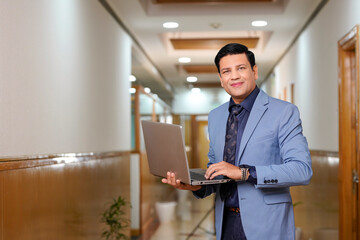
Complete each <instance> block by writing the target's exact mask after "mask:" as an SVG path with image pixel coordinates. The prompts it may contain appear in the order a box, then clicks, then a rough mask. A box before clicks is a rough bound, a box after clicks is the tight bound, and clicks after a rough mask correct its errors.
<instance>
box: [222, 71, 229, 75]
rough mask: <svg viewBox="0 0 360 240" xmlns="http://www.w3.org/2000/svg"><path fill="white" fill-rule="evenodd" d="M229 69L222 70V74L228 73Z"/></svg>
mask: <svg viewBox="0 0 360 240" xmlns="http://www.w3.org/2000/svg"><path fill="white" fill-rule="evenodd" d="M229 72H230V71H229V70H224V71H223V72H222V74H228V73H229Z"/></svg>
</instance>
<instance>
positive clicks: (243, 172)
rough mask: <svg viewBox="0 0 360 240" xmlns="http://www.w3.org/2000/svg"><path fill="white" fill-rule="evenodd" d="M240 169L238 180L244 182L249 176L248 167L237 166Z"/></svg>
mask: <svg viewBox="0 0 360 240" xmlns="http://www.w3.org/2000/svg"><path fill="white" fill-rule="evenodd" d="M239 169H240V171H241V178H240V181H242V182H245V181H246V180H247V179H248V178H249V175H250V173H249V168H242V167H239Z"/></svg>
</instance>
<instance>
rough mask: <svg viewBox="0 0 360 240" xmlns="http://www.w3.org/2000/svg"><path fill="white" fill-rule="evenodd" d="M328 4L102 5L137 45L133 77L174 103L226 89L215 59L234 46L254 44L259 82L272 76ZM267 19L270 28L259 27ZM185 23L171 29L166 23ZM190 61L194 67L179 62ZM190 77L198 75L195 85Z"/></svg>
mask: <svg viewBox="0 0 360 240" xmlns="http://www.w3.org/2000/svg"><path fill="white" fill-rule="evenodd" d="M322 2H323V1H322V0H220V1H217V0H102V3H103V4H106V5H107V8H108V10H109V9H110V11H111V12H112V14H113V16H115V15H116V16H115V17H116V18H117V19H118V22H119V23H120V24H121V25H122V26H123V27H124V28H125V30H126V31H127V32H128V33H129V35H130V36H131V37H132V38H133V40H134V46H133V49H132V73H133V75H135V76H136V78H137V82H138V83H140V84H141V85H143V86H144V87H150V88H151V90H152V92H153V93H156V94H157V95H158V96H159V97H160V98H162V99H163V100H164V101H166V102H168V103H170V102H171V100H172V98H173V96H174V93H176V92H179V91H183V90H184V89H185V90H190V88H191V87H192V86H195V87H202V88H213V87H220V85H219V80H218V76H217V72H216V68H214V61H213V60H214V57H215V55H216V53H217V51H218V50H219V48H220V47H221V46H223V45H224V44H226V43H229V42H240V43H244V44H245V45H248V46H249V48H250V50H252V51H253V52H254V53H255V56H256V63H257V65H258V68H259V79H258V83H261V82H262V81H264V80H265V78H266V77H267V76H268V75H269V74H270V73H271V72H272V69H273V67H274V66H275V64H276V62H277V61H278V60H279V59H280V58H281V56H282V55H283V54H284V52H285V51H286V50H287V49H288V47H289V46H290V45H291V44H292V43H293V41H294V39H295V38H296V37H297V36H298V34H299V32H301V31H302V29H303V28H304V26H305V25H306V23H307V22H308V20H309V19H310V18H311V17H312V16H313V15H314V13H315V12H316V10H318V8H319V6H320V5H321V3H322ZM254 20H266V21H267V22H268V25H267V26H265V27H253V26H252V25H251V22H252V21H254ZM168 21H174V22H177V23H179V27H178V28H176V29H165V28H163V26H162V25H163V23H164V22H168ZM180 57H190V58H191V59H192V61H191V62H190V63H179V62H178V58H180ZM187 76H196V77H197V78H198V81H197V82H196V83H193V84H189V83H187V82H186V77H187Z"/></svg>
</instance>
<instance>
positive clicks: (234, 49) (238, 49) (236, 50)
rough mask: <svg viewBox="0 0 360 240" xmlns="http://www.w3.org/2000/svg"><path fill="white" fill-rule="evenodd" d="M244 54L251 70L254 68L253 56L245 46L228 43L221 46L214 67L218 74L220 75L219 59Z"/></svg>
mask: <svg viewBox="0 0 360 240" xmlns="http://www.w3.org/2000/svg"><path fill="white" fill-rule="evenodd" d="M242 53H245V55H246V57H247V59H248V61H249V62H250V65H251V69H253V67H254V66H255V55H254V53H253V52H252V51H250V50H249V49H248V48H247V47H246V46H245V45H242V44H240V43H229V44H227V45H225V46H223V47H222V48H221V49H220V50H219V52H218V53H217V54H216V56H215V65H216V67H217V70H218V72H219V73H220V66H219V62H220V59H221V58H223V57H225V56H227V55H235V54H242Z"/></svg>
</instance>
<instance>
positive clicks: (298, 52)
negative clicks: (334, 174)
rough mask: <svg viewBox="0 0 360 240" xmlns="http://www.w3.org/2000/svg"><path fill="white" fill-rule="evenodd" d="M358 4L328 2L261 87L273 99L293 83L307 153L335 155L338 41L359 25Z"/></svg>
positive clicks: (353, 0)
mask: <svg viewBox="0 0 360 240" xmlns="http://www.w3.org/2000/svg"><path fill="white" fill-rule="evenodd" d="M359 9H360V2H359V1H357V0H341V1H340V0H331V1H329V2H328V3H327V4H326V5H325V6H324V8H323V9H322V10H321V11H320V13H319V14H318V16H317V17H316V18H315V19H314V20H313V22H312V23H311V24H310V25H309V26H308V27H307V28H306V29H305V31H304V32H303V33H302V34H301V35H300V37H299V39H298V40H297V42H296V43H295V44H294V46H293V47H292V48H291V49H290V51H289V52H288V53H287V54H286V56H285V57H284V58H283V59H282V60H281V62H280V63H279V64H278V65H277V66H276V68H275V71H274V74H275V76H274V77H270V78H269V79H268V80H267V82H266V83H265V85H263V86H262V88H263V89H266V90H267V92H268V93H270V94H271V95H273V96H274V97H278V96H279V94H282V91H283V89H284V88H285V87H286V88H287V92H288V100H290V94H289V93H290V85H291V84H292V83H294V85H295V91H294V98H295V104H296V105H297V106H298V107H299V109H300V112H301V117H302V120H303V127H304V134H305V136H306V137H307V139H308V142H309V147H310V149H317V150H326V151H338V86H337V84H338V65H337V63H338V56H337V51H338V50H337V41H338V40H339V39H340V38H341V37H343V36H344V35H345V34H346V33H348V32H349V31H350V30H351V29H352V28H353V27H354V26H355V25H356V24H360V14H359Z"/></svg>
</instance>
